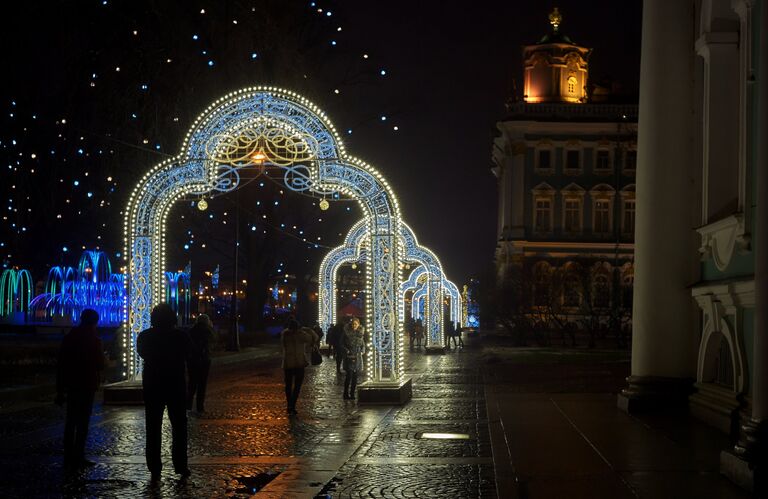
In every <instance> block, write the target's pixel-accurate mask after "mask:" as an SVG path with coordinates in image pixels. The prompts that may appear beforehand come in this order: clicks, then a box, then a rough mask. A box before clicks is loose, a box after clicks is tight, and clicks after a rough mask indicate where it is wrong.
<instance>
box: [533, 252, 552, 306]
mask: <svg viewBox="0 0 768 499" xmlns="http://www.w3.org/2000/svg"><path fill="white" fill-rule="evenodd" d="M550 275H551V274H550V266H549V264H548V263H547V262H539V263H537V264H536V267H534V270H533V305H534V306H536V307H545V306H547V305H549V304H550V284H551V278H550Z"/></svg>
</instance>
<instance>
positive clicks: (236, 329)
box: [227, 189, 240, 352]
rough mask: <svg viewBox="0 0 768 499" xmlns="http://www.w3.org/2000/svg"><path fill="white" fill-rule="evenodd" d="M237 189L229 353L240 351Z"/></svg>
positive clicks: (238, 195)
mask: <svg viewBox="0 0 768 499" xmlns="http://www.w3.org/2000/svg"><path fill="white" fill-rule="evenodd" d="M239 192H240V191H239V189H238V190H235V252H234V258H233V268H232V303H231V305H230V334H229V343H228V345H227V350H229V351H230V352H238V351H240V326H239V321H238V317H237V315H238V311H237V278H238V276H237V264H238V258H239V256H240V203H239V200H240V194H239Z"/></svg>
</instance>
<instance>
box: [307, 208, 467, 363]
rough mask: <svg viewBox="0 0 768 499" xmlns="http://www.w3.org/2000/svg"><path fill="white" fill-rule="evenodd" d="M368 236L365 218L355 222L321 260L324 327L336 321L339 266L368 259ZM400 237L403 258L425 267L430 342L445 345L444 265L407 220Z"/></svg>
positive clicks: (400, 298) (320, 298) (400, 306)
mask: <svg viewBox="0 0 768 499" xmlns="http://www.w3.org/2000/svg"><path fill="white" fill-rule="evenodd" d="M368 239H369V238H368V225H367V224H366V223H365V220H361V221H359V222H357V223H356V224H355V225H354V226H352V228H351V229H350V231H349V233H348V234H347V236H346V237H345V238H344V242H343V243H342V245H341V246H339V247H337V248H335V249H333V250H331V251H330V252H329V253H328V254H327V255H326V257H325V258H324V259H323V262H322V263H321V264H320V274H319V294H318V305H319V319H318V321H319V323H320V327H321V328H323V329H324V330H327V329H328V327H330V325H331V324H335V323H336V322H337V314H336V311H337V309H338V307H337V303H336V275H337V273H338V270H339V268H340V267H341V265H343V264H345V263H365V262H366V261H367V259H368V252H369V248H368V246H367V244H368ZM400 240H401V245H400V247H401V248H402V251H403V254H402V255H401V261H403V262H409V263H415V264H418V265H419V268H422V269H425V270H424V272H425V275H426V277H425V278H424V287H425V288H426V291H425V292H426V295H427V296H426V298H425V299H426V302H425V308H426V310H427V311H428V313H427V314H425V315H426V317H425V321H424V323H425V324H424V326H425V330H426V331H427V346H430V347H432V346H433V347H436V348H442V346H443V344H444V341H445V338H444V332H443V293H444V286H443V281H444V280H445V277H444V274H443V269H442V265H441V264H440V260H439V259H438V258H437V256H435V254H434V253H432V251H430V250H429V249H427V248H425V247H424V246H421V245H419V243H418V240H417V239H416V236H415V235H414V234H413V230H412V229H411V228H410V227H409V226H408V225H407V224H406V223H405V222H401V224H400ZM403 265H404V264H403ZM454 287H455V286H454ZM403 315H404V311H403V296H402V293H400V294H399V295H398V316H399V318H402V317H403Z"/></svg>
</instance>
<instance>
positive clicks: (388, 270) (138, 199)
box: [123, 87, 403, 384]
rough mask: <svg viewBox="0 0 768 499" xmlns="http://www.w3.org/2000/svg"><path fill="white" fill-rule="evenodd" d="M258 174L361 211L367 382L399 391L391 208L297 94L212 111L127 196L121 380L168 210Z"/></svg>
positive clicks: (237, 101) (135, 362)
mask: <svg viewBox="0 0 768 499" xmlns="http://www.w3.org/2000/svg"><path fill="white" fill-rule="evenodd" d="M263 165H270V166H274V167H277V168H280V169H282V171H283V172H284V177H283V178H284V182H285V185H286V187H288V188H289V189H292V190H294V191H310V192H314V193H319V194H333V193H339V194H344V195H347V196H350V197H352V198H354V199H355V200H357V201H358V203H359V204H360V207H361V209H362V211H363V213H364V217H365V218H364V220H365V225H366V229H367V239H368V241H367V243H368V248H369V262H370V271H369V275H368V279H367V284H366V322H367V323H366V325H367V327H368V329H369V331H370V332H371V334H370V344H369V348H368V354H367V362H366V379H367V381H369V382H372V383H373V384H376V383H379V384H392V383H398V382H399V381H400V379H401V376H402V373H403V369H402V351H403V349H402V346H403V345H402V336H401V334H400V329H401V328H400V326H399V317H398V313H397V307H398V305H397V303H398V299H397V298H398V289H399V286H400V281H401V280H402V279H401V274H400V272H401V271H400V269H401V265H400V260H401V256H402V250H401V249H400V247H399V245H400V241H399V238H398V237H396V235H397V234H399V233H400V210H399V208H398V204H397V200H396V198H395V196H394V193H393V192H392V189H391V188H390V187H389V185H388V184H387V182H386V180H385V179H384V178H383V176H382V175H381V174H380V173H379V172H378V171H376V170H375V169H374V168H373V167H371V166H370V165H368V164H366V163H365V162H363V161H360V160H358V159H356V158H353V157H352V156H349V155H348V154H347V153H346V152H345V150H344V146H343V145H342V142H341V139H340V138H339V136H338V134H337V133H336V131H335V128H334V127H333V125H332V124H331V122H330V120H329V119H328V117H327V116H326V115H325V114H324V113H323V112H322V111H321V110H320V109H318V108H317V107H316V106H315V105H313V104H312V103H311V102H309V101H308V100H306V99H304V98H303V97H301V96H299V95H298V94H296V93H293V92H289V91H286V90H281V89H278V88H274V87H254V88H246V89H243V90H240V91H237V92H233V93H231V94H229V95H227V96H226V97H224V98H221V99H219V100H218V101H216V102H214V103H213V104H212V105H211V106H209V107H208V109H206V110H205V111H204V112H203V113H202V114H201V115H200V116H199V117H198V118H197V120H196V121H195V122H194V124H193V125H192V127H191V129H190V131H189V133H188V134H187V136H186V138H185V139H184V142H183V145H182V148H181V151H180V152H179V154H177V155H176V156H175V157H173V158H171V159H168V160H166V161H163V162H162V163H160V164H158V165H156V166H155V167H154V168H152V169H151V170H150V171H149V172H147V173H146V174H145V175H144V176H143V177H142V178H141V180H140V181H139V183H138V185H137V186H136V187H135V188H134V190H133V192H132V194H131V197H130V199H129V201H128V206H127V209H126V217H125V226H124V231H125V252H124V259H125V264H126V266H127V269H126V274H127V287H128V288H127V291H128V292H127V293H126V295H127V297H128V298H127V300H126V304H125V307H126V308H127V312H128V314H127V317H128V320H127V324H126V331H127V333H126V335H125V337H124V340H123V347H124V348H123V351H124V353H123V364H124V365H125V369H124V375H125V376H133V375H135V374H137V373H138V372H139V370H140V367H141V366H140V359H138V357H137V356H136V353H135V345H136V337H137V335H138V333H139V332H140V331H142V330H143V329H146V328H148V327H149V325H150V311H151V309H152V307H153V306H154V305H156V304H157V303H159V302H161V301H162V299H163V297H164V295H165V293H164V288H163V279H164V271H165V269H166V268H167V265H166V251H165V238H166V219H167V217H168V214H169V212H170V209H171V207H172V206H173V204H174V203H175V202H176V201H177V200H179V199H180V198H182V197H183V196H189V195H204V194H206V193H210V192H213V191H219V192H226V191H232V190H235V189H237V188H238V187H239V186H240V175H239V173H238V172H239V171H240V170H242V169H244V168H258V167H262V166H263Z"/></svg>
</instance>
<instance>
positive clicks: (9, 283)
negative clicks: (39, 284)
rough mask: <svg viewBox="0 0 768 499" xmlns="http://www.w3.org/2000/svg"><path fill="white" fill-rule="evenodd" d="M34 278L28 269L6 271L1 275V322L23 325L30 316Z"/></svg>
mask: <svg viewBox="0 0 768 499" xmlns="http://www.w3.org/2000/svg"><path fill="white" fill-rule="evenodd" d="M32 292H33V288H32V276H31V275H30V273H29V271H28V270H26V269H5V270H3V273H2V274H0V320H2V321H3V322H10V323H13V324H23V323H25V322H26V320H27V315H28V314H29V305H30V298H31V297H32Z"/></svg>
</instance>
